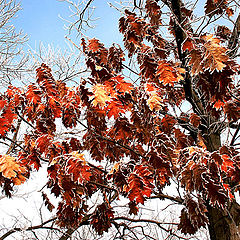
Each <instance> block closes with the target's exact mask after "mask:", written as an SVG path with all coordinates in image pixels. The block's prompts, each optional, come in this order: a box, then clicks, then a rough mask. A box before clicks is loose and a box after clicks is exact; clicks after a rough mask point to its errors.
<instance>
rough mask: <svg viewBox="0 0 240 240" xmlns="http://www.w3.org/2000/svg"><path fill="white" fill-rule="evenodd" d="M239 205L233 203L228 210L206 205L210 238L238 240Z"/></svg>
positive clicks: (215, 239)
mask: <svg viewBox="0 0 240 240" xmlns="http://www.w3.org/2000/svg"><path fill="white" fill-rule="evenodd" d="M239 207H240V206H239V205H238V204H237V203H234V204H233V206H232V207H231V209H232V210H231V211H230V212H227V211H226V212H224V211H223V210H221V209H219V208H213V207H211V206H208V220H209V225H208V229H209V235H210V239H211V240H240V234H239V228H238V224H239V216H240V215H239V214H240V209H239ZM235 219H236V221H235Z"/></svg>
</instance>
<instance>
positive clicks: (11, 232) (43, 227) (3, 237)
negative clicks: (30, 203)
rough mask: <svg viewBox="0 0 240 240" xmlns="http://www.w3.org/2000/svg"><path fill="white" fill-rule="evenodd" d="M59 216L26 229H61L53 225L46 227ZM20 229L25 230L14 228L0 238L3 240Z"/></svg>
mask: <svg viewBox="0 0 240 240" xmlns="http://www.w3.org/2000/svg"><path fill="white" fill-rule="evenodd" d="M56 219H57V218H56V217H54V218H52V219H49V220H47V221H45V222H43V223H42V224H40V225H36V226H32V227H28V228H27V229H26V230H25V231H32V230H36V229H51V230H53V229H54V230H57V231H60V230H59V229H57V228H53V227H45V225H46V224H48V223H50V222H53V221H55V220H56ZM20 231H23V229H22V228H13V229H11V230H10V231H8V232H6V233H5V234H4V235H3V236H2V237H0V240H3V239H5V238H7V237H8V236H10V235H11V234H13V233H15V232H20Z"/></svg>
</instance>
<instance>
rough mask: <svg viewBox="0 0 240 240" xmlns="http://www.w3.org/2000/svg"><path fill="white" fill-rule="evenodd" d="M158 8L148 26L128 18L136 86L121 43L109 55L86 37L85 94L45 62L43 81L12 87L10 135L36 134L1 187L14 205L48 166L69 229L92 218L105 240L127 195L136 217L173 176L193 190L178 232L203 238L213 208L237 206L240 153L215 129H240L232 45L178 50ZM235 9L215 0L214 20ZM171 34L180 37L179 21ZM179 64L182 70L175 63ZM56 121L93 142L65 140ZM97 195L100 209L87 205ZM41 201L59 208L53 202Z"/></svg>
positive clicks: (217, 42)
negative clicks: (187, 107)
mask: <svg viewBox="0 0 240 240" xmlns="http://www.w3.org/2000/svg"><path fill="white" fill-rule="evenodd" d="M157 2H158V1H154V0H147V1H146V6H145V14H146V16H145V17H144V18H142V17H138V16H137V15H136V14H135V13H133V12H131V11H129V10H126V11H125V15H124V16H123V17H122V18H121V19H120V21H119V29H120V32H121V33H122V34H123V36H124V39H123V41H124V46H125V47H126V49H127V51H128V56H129V57H132V56H136V59H137V62H138V64H139V69H140V73H139V76H140V80H139V82H138V86H136V85H135V84H133V83H131V82H130V81H129V80H128V79H126V78H125V77H123V75H122V74H121V72H122V70H123V67H124V65H123V62H124V60H125V59H124V53H123V51H122V50H121V48H120V47H119V46H116V45H113V46H111V47H110V48H109V49H107V48H105V47H104V45H103V44H102V43H100V42H99V40H97V39H89V40H86V39H82V43H81V44H82V48H83V52H84V54H85V57H86V65H87V67H88V68H89V72H90V76H89V77H88V78H87V79H84V80H82V81H81V82H80V83H79V86H77V87H75V88H70V87H67V86H66V84H65V83H64V82H61V81H55V80H54V78H53V76H52V74H51V69H50V68H49V67H48V66H46V65H45V64H42V65H41V67H40V68H38V69H37V81H36V83H33V84H30V85H28V86H27V87H26V88H25V89H20V88H16V87H13V86H10V87H9V89H8V90H7V91H6V92H5V93H4V94H2V96H1V99H0V109H1V111H2V112H1V116H0V137H1V138H2V139H7V140H11V138H10V136H11V134H12V133H13V134H14V133H15V132H16V131H17V129H16V122H17V119H19V120H21V121H25V122H26V123H27V124H28V125H29V126H30V127H31V130H30V131H29V132H28V133H26V134H25V136H24V141H23V143H22V144H19V143H16V142H15V148H16V149H18V150H19V151H18V153H17V154H16V155H15V156H9V155H3V156H1V158H0V173H1V175H0V184H1V186H2V187H3V190H4V191H5V193H6V194H7V195H8V196H10V195H11V191H12V187H13V185H17V184H20V183H23V182H24V181H25V179H26V178H28V177H29V175H30V173H31V171H32V170H33V169H35V170H38V169H39V168H40V167H41V164H42V163H43V162H47V164H48V184H47V186H48V188H50V190H51V193H53V194H54V195H55V196H56V197H60V199H61V200H60V202H59V204H58V207H57V218H58V224H59V225H60V226H61V227H77V226H79V225H80V224H81V222H83V221H89V222H90V224H92V226H93V227H94V229H95V230H96V231H97V232H98V233H99V234H102V233H103V232H104V231H108V229H109V228H110V227H111V224H112V221H113V220H114V217H115V213H114V211H113V209H112V206H111V204H112V201H114V200H117V199H118V197H119V196H123V197H126V198H128V199H129V205H128V206H129V213H130V214H137V212H138V205H139V204H144V203H145V201H147V199H149V198H151V197H152V196H154V195H157V194H159V193H162V191H163V189H164V187H165V186H166V185H168V184H170V180H171V178H174V179H177V180H178V181H179V182H180V184H181V186H182V187H183V189H184V190H185V196H184V197H183V201H182V202H183V204H184V208H183V210H182V213H181V216H180V223H179V229H181V231H182V232H183V233H190V234H193V233H195V232H196V231H197V230H198V229H199V228H200V227H202V226H205V225H206V224H208V218H207V211H208V210H207V206H208V205H210V206H212V207H218V208H221V209H224V208H226V206H227V204H228V203H229V202H230V201H232V200H233V199H234V196H233V189H234V190H235V191H237V190H238V188H237V187H236V186H238V185H239V183H240V178H239V176H240V175H239V171H240V159H239V152H238V151H237V150H236V149H234V148H233V147H231V146H220V144H218V145H214V146H213V145H211V144H212V143H211V142H210V141H212V137H214V136H216V134H219V129H217V130H216V131H215V128H214V129H212V126H214V123H215V122H219V121H220V120H221V119H222V118H223V117H226V118H227V119H228V121H229V122H231V124H233V123H234V122H237V121H238V120H239V117H240V115H239V110H240V109H239V100H238V99H237V98H236V97H234V96H233V95H232V94H231V92H232V93H233V92H234V94H235V92H236V95H237V94H238V95H239V90H238V91H237V89H236V86H235V84H234V81H233V77H234V76H235V75H236V74H237V73H238V69H239V66H238V65H237V64H236V62H235V61H234V60H232V59H230V57H229V56H228V53H227V48H225V47H223V46H222V44H223V43H224V42H225V41H226V39H224V38H221V37H220V36H221V34H220V32H219V34H218V36H213V35H211V34H202V35H201V36H196V35H195V33H194V31H193V30H192V29H191V28H188V29H187V30H186V32H185V34H186V36H185V39H183V40H184V41H183V44H182V46H181V49H180V50H179V49H177V48H176V47H175V46H174V44H173V43H170V42H168V41H167V40H166V39H164V38H163V37H162V36H161V34H160V33H159V28H160V27H161V10H160V6H159V5H158V3H157ZM218 3H219V4H220V6H218V9H220V10H219V11H213V7H212V4H213V5H214V6H215V5H216V4H218ZM231 11H232V10H231V9H230V8H228V7H227V1H207V3H206V13H207V14H208V15H212V14H221V13H222V12H226V14H228V15H231ZM182 12H183V14H184V17H185V21H184V24H188V23H189V21H190V18H191V16H192V13H191V11H190V10H188V9H186V8H185V7H183V6H182ZM169 25H170V28H169V29H170V33H171V34H172V35H173V36H176V31H177V27H176V21H175V20H174V18H171V19H170V22H169ZM222 30H223V28H222ZM219 31H220V30H219ZM222 35H224V34H222ZM147 44H149V45H147ZM177 51H181V52H177ZM180 53H181V54H180ZM173 55H174V56H176V59H175V61H173V59H170V57H169V56H173ZM183 55H184V57H185V59H187V60H185V61H184V62H183V59H182V56H183ZM177 56H178V57H177ZM180 62H181V63H180ZM189 79H191V84H192V86H190V91H191V92H188V91H187V89H189V88H187V87H186V86H187V82H188V81H189ZM197 88H198V89H199V90H198V91H197V90H195V89H197ZM199 94H200V96H201V97H199ZM196 99H197V100H196ZM186 100H189V101H190V103H191V104H192V105H193V111H192V112H188V113H185V114H181V115H180V114H179V115H177V114H176V115H173V111H171V108H172V107H173V106H180V105H181V104H182V103H184V101H186ZM194 101H195V104H193V103H194ZM56 120H60V121H58V122H59V124H60V123H61V124H63V126H64V127H65V128H66V129H67V130H68V129H72V128H74V129H76V128H77V129H81V133H83V135H81V134H77V133H76V134H75V135H74V136H73V137H65V138H63V139H62V140H59V139H58V137H57V131H56ZM214 134H215V135H214ZM85 155H86V156H88V157H86V156H85ZM106 161H107V162H108V163H109V164H108V166H107V167H106V168H103V165H104V163H105V162H106ZM98 164H99V166H98ZM99 191H100V192H101V196H102V203H100V204H98V205H97V206H88V205H89V201H88V200H89V199H91V198H92V197H94V193H97V192H99ZM43 197H44V201H45V204H46V206H47V207H48V208H49V209H50V210H52V209H53V206H52V204H51V203H50V202H49V199H48V197H47V195H46V194H44V195H43ZM196 209H197V210H196Z"/></svg>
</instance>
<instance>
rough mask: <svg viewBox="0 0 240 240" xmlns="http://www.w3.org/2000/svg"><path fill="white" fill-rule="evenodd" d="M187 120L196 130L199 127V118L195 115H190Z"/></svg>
mask: <svg viewBox="0 0 240 240" xmlns="http://www.w3.org/2000/svg"><path fill="white" fill-rule="evenodd" d="M189 119H190V123H191V124H192V125H193V126H194V127H196V128H197V127H198V126H199V124H200V122H201V118H200V117H199V116H198V115H197V114H196V113H191V114H190V118H189Z"/></svg>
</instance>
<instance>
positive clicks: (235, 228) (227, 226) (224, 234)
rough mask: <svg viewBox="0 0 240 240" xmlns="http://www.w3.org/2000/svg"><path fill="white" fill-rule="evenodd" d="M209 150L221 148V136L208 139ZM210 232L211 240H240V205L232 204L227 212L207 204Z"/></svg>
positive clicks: (211, 136) (214, 135)
mask: <svg viewBox="0 0 240 240" xmlns="http://www.w3.org/2000/svg"><path fill="white" fill-rule="evenodd" d="M206 140H207V144H206V146H207V149H208V150H209V151H211V152H212V151H215V150H217V149H219V147H220V146H221V139H220V134H217V133H214V134H211V135H210V136H208V137H207V138H206ZM207 210H208V220H209V224H208V230H209V235H210V239H211V240H239V239H240V232H239V223H240V219H239V217H240V205H239V204H238V203H236V202H235V201H234V202H230V203H229V204H228V206H227V209H226V210H222V209H220V208H217V207H212V206H210V205H209V204H207Z"/></svg>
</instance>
